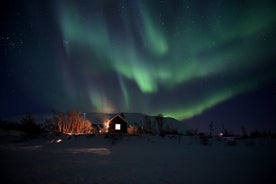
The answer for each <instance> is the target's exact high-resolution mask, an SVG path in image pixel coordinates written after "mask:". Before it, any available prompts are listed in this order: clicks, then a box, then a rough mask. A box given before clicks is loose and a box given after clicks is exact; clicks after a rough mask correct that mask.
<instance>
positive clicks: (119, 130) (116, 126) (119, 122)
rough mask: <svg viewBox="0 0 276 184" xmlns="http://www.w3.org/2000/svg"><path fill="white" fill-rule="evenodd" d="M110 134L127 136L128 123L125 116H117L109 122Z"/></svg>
mask: <svg viewBox="0 0 276 184" xmlns="http://www.w3.org/2000/svg"><path fill="white" fill-rule="evenodd" d="M108 133H111V134H112V133H115V134H126V133H127V121H126V119H125V118H124V115H123V114H117V115H116V116H114V117H113V118H111V119H110V120H109V121H108Z"/></svg>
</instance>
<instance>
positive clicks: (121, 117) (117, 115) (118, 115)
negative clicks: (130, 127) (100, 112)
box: [109, 114, 127, 123]
mask: <svg viewBox="0 0 276 184" xmlns="http://www.w3.org/2000/svg"><path fill="white" fill-rule="evenodd" d="M117 117H119V118H120V119H122V120H123V121H124V122H126V123H127V120H126V119H125V118H124V117H123V116H122V115H120V114H116V115H115V116H114V117H113V118H111V119H110V120H109V122H111V121H113V120H114V119H116V118H117Z"/></svg>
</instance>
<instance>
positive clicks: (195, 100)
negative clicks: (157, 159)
mask: <svg viewBox="0 0 276 184" xmlns="http://www.w3.org/2000/svg"><path fill="white" fill-rule="evenodd" d="M275 6H276V5H275V3H274V2H273V1H185V0H167V1H166V0H160V1H155V0H148V1H146V0H144V1H142V0H141V1H139V0H118V1H115V0H95V1H72V0H71V1H47V2H37V1H26V2H20V1H18V2H17V1H14V2H9V3H5V4H4V5H3V6H2V7H1V9H3V11H2V12H4V13H3V15H4V16H2V15H1V17H3V18H1V19H3V20H4V29H3V30H2V33H1V42H2V44H1V47H2V48H4V49H3V53H2V55H1V65H2V66H1V68H2V74H1V78H3V79H5V82H4V85H5V89H4V90H2V91H1V99H6V100H3V101H4V103H2V105H1V110H2V112H3V113H4V115H5V114H13V113H18V112H25V111H32V110H33V109H43V110H44V109H59V110H67V109H71V108H74V109H79V110H81V111H87V112H88V111H89V112H93V111H100V112H142V113H147V114H152V115H154V114H159V113H162V114H163V115H165V116H172V117H174V118H176V119H179V120H183V119H189V118H192V117H195V116H197V115H200V114H202V113H204V112H205V111H206V110H208V109H210V108H213V107H215V106H216V105H218V104H221V103H223V102H225V101H227V100H231V99H232V98H234V97H236V96H238V95H243V94H246V93H248V92H250V91H254V90H257V89H259V88H262V87H263V86H266V85H269V84H271V83H272V84H275V79H276V77H275V46H276V44H275V38H276V37H275V25H276V24H275V23H276V11H275V10H276V8H275ZM1 14H2V13H1ZM1 27H2V26H1ZM2 61H4V62H2ZM7 96H8V97H7ZM22 98H25V99H26V101H28V100H29V101H31V102H32V103H31V105H30V107H29V109H28V107H26V108H25V107H23V105H22V103H24V104H25V103H26V101H24V100H22ZM19 99H20V100H19ZM18 101H22V103H21V102H20V103H19V104H20V105H11V106H10V105H8V104H10V103H12V104H13V103H15V102H17V103H18ZM7 106H9V107H8V108H7ZM34 107H35V108H34ZM24 110H25V111H24ZM274 120H275V119H274Z"/></svg>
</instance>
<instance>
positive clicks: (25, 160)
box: [0, 134, 276, 184]
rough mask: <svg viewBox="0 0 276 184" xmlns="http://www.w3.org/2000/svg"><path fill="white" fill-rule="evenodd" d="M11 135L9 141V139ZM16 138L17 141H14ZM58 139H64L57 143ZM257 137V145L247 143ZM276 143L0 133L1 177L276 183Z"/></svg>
mask: <svg viewBox="0 0 276 184" xmlns="http://www.w3.org/2000/svg"><path fill="white" fill-rule="evenodd" d="M7 136H10V138H9V139H4V137H7ZM13 139H14V140H13ZM58 140H60V141H59V142H58ZM248 141H251V142H252V141H253V142H254V144H247V143H248ZM275 146H276V141H275V140H272V139H263V138H260V139H252V140H238V141H237V144H236V145H234V146H228V145H227V144H225V142H223V141H218V140H217V139H215V138H214V139H210V140H209V144H208V145H207V146H203V145H202V144H201V141H200V138H199V137H189V136H180V135H175V136H165V137H161V136H157V135H156V136H153V135H140V136H117V137H115V138H111V137H109V138H106V137H105V136H99V135H96V136H85V135H79V136H69V135H60V136H56V135H54V134H48V135H46V136H44V137H37V138H34V139H31V140H25V141H18V137H16V136H14V135H7V134H0V168H1V180H2V181H6V182H8V183H132V184H135V183H189V184H197V183H212V184H216V183H223V184H227V183H229V184H233V183H256V184H257V183H275V182H276V176H275V170H276V159H275V155H276V149H275Z"/></svg>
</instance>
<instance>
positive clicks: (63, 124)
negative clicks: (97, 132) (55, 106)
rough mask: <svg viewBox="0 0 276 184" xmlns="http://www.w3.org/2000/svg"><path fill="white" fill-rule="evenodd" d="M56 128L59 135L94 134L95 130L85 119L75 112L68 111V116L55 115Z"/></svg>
mask: <svg viewBox="0 0 276 184" xmlns="http://www.w3.org/2000/svg"><path fill="white" fill-rule="evenodd" d="M54 121H55V124H56V125H55V128H54V131H56V132H59V133H71V134H79V133H92V132H93V128H92V125H91V123H90V121H89V120H87V119H85V118H83V117H82V116H81V115H80V113H79V112H77V111H75V110H71V111H68V112H67V113H66V114H63V113H54Z"/></svg>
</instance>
